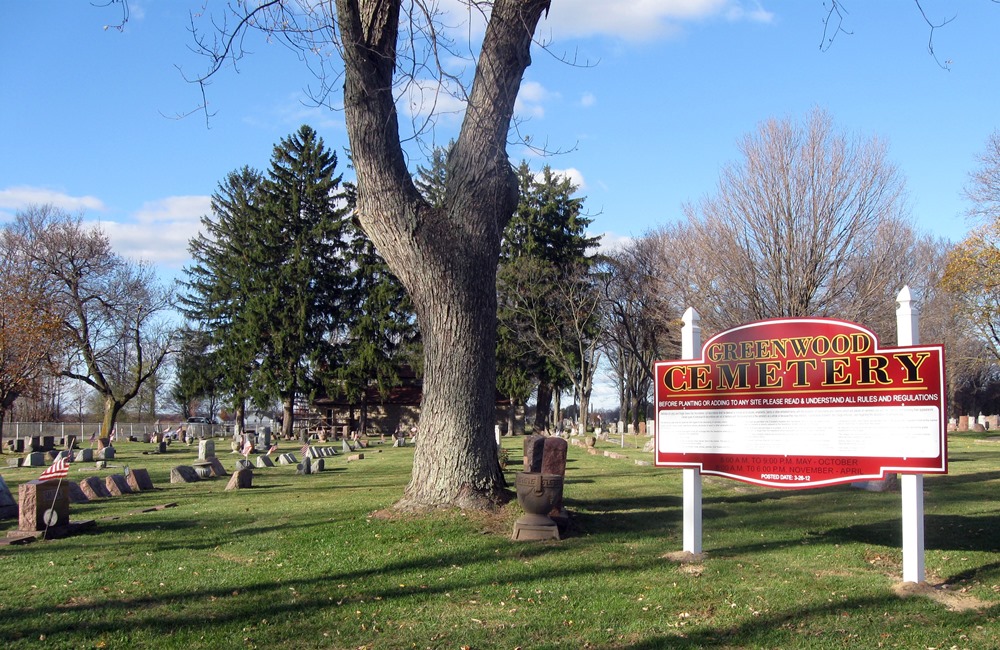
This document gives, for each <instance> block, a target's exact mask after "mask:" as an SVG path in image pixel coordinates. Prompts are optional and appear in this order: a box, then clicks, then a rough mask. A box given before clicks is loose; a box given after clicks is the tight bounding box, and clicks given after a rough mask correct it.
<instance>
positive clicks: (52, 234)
mask: <svg viewBox="0 0 1000 650" xmlns="http://www.w3.org/2000/svg"><path fill="white" fill-rule="evenodd" d="M13 228H14V230H15V232H16V233H17V235H18V236H19V237H20V239H21V241H22V242H24V248H23V250H24V251H25V253H26V254H27V255H28V257H29V259H30V261H31V263H32V265H33V267H34V268H35V269H36V271H37V272H39V273H41V274H43V275H44V276H45V278H46V283H47V286H48V287H49V290H50V291H51V294H50V297H51V299H52V300H53V301H55V303H56V304H57V305H58V311H59V313H60V314H61V316H62V322H61V330H62V334H63V335H64V336H65V337H66V339H67V346H68V350H69V354H68V359H67V361H66V363H65V365H64V366H63V367H62V370H61V374H62V375H64V376H66V377H69V378H71V379H76V380H79V381H82V382H84V383H86V384H88V385H90V386H91V387H92V388H93V389H94V390H95V391H97V393H98V394H99V395H100V396H101V399H102V402H103V405H104V417H103V421H102V425H101V435H102V436H108V435H110V432H111V431H112V430H113V429H114V425H115V420H116V418H117V417H118V413H119V412H120V411H121V410H122V408H123V407H124V406H125V405H126V404H128V402H129V401H130V400H131V399H132V398H134V397H135V396H136V395H137V394H138V393H139V390H140V388H141V387H142V386H143V384H144V383H145V382H146V381H148V380H149V378H150V377H151V376H153V375H154V374H155V373H156V372H157V370H158V369H159V368H160V365H161V364H162V363H163V361H164V359H165V358H166V357H167V355H168V354H169V353H170V352H171V349H172V348H171V345H172V340H173V328H171V327H170V326H169V324H168V323H167V322H166V321H165V319H164V316H165V314H166V312H167V310H169V309H170V307H171V297H172V292H171V291H170V290H168V289H166V288H164V287H162V286H161V285H160V284H159V282H158V281H157V280H156V277H155V274H154V272H153V269H152V267H151V266H149V265H147V264H142V263H135V262H131V261H129V260H126V259H124V258H122V257H121V256H119V255H117V254H116V253H114V252H113V251H112V249H111V244H110V242H109V240H108V237H107V236H106V235H105V234H104V233H103V232H101V231H100V230H99V229H96V228H88V227H87V226H85V225H84V224H83V222H82V221H81V219H80V218H78V217H77V218H74V217H70V216H69V215H68V214H66V213H64V212H62V211H60V210H58V209H56V208H54V207H52V206H36V207H31V208H28V209H26V210H24V211H22V212H19V213H18V214H17V220H16V222H15V223H14V225H13Z"/></svg>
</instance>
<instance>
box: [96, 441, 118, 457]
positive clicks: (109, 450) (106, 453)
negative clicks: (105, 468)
mask: <svg viewBox="0 0 1000 650" xmlns="http://www.w3.org/2000/svg"><path fill="white" fill-rule="evenodd" d="M114 457H115V448H114V447H112V446H111V445H106V446H104V447H98V448H97V458H98V459H100V460H111V459H113V458H114Z"/></svg>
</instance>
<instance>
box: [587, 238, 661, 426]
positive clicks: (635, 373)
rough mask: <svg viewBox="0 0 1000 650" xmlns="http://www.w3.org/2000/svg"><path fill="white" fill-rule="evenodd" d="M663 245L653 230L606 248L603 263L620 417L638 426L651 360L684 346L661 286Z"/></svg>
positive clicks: (607, 345) (607, 347)
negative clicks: (622, 244)
mask: <svg viewBox="0 0 1000 650" xmlns="http://www.w3.org/2000/svg"><path fill="white" fill-rule="evenodd" d="M661 259H662V249H661V248H660V247H659V242H658V240H657V239H656V238H655V237H653V236H646V237H641V238H639V239H636V240H634V241H633V242H631V243H630V244H629V245H627V246H626V247H624V248H622V249H621V250H618V251H615V252H613V253H610V254H608V255H607V256H606V257H605V263H604V265H603V272H604V274H603V279H604V282H603V283H602V284H603V292H604V296H603V304H602V305H601V311H602V318H603V320H604V342H603V348H604V351H605V353H606V355H607V357H608V360H609V361H610V362H611V364H612V367H613V369H614V371H615V375H616V383H617V384H618V394H619V403H620V404H621V415H620V418H621V419H622V420H626V419H627V420H628V421H630V422H632V423H633V424H635V425H636V426H638V423H639V420H640V419H641V418H642V419H644V418H645V413H643V412H641V411H642V405H643V404H645V403H646V399H647V397H648V395H649V393H650V389H651V387H652V384H653V364H654V362H656V361H657V360H658V359H672V358H675V357H676V356H677V355H678V353H679V352H680V349H679V347H678V346H679V344H680V338H679V327H680V322H679V316H680V312H679V311H678V310H677V309H676V308H675V307H674V306H673V304H672V300H671V296H670V294H666V293H663V292H662V291H661V290H660V287H658V286H657V285H658V282H657V279H656V278H657V275H656V274H657V271H658V269H659V263H660V262H661Z"/></svg>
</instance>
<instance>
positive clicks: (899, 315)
mask: <svg viewBox="0 0 1000 650" xmlns="http://www.w3.org/2000/svg"><path fill="white" fill-rule="evenodd" d="M919 318H920V310H918V309H917V307H916V301H915V300H913V298H912V297H911V296H910V287H909V286H908V285H907V286H904V287H903V288H902V289H901V290H900V291H899V295H897V296H896V345H899V346H906V345H917V344H918V343H920V333H919V331H918V330H919V328H918V321H919Z"/></svg>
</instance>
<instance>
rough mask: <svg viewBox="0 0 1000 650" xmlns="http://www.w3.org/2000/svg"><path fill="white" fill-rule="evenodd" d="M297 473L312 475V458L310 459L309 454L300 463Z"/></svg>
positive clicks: (296, 469)
mask: <svg viewBox="0 0 1000 650" xmlns="http://www.w3.org/2000/svg"><path fill="white" fill-rule="evenodd" d="M295 473H296V474H312V458H310V457H309V454H306V455H305V456H304V457H303V458H302V462H301V463H299V464H298V465H297V466H296V468H295Z"/></svg>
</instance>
